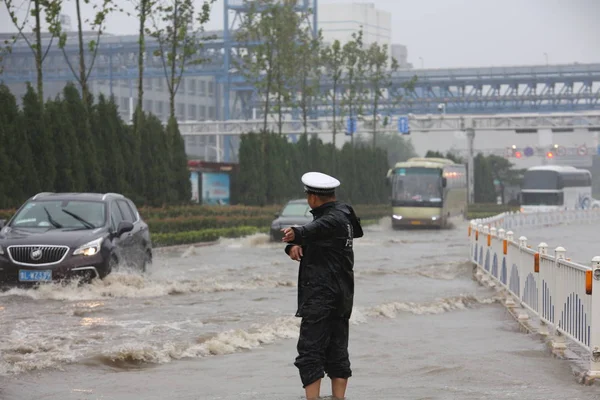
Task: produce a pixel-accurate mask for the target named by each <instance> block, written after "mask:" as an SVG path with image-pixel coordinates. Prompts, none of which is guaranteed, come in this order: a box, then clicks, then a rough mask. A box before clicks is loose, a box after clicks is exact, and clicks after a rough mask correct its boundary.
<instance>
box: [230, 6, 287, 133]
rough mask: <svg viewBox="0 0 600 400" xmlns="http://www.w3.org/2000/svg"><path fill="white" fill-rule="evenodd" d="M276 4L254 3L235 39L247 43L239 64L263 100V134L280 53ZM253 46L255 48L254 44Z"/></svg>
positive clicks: (237, 63) (265, 128) (237, 62)
mask: <svg viewBox="0 0 600 400" xmlns="http://www.w3.org/2000/svg"><path fill="white" fill-rule="evenodd" d="M279 7H280V6H279V5H278V4H276V3H274V2H273V0H260V1H257V2H253V3H252V5H251V7H250V10H249V11H248V12H247V13H246V14H245V15H244V17H243V19H242V21H241V23H240V27H239V29H238V32H237V35H236V38H237V40H238V41H240V42H244V43H247V44H248V45H247V47H246V51H245V53H244V54H243V55H242V56H241V57H240V59H239V60H238V61H236V65H237V67H238V68H239V69H240V70H241V71H242V74H243V75H244V77H245V78H246V79H247V80H249V81H250V82H251V83H252V84H253V86H254V88H255V89H256V91H257V92H258V95H259V97H260V98H262V99H263V100H264V107H263V129H262V130H263V131H264V132H266V131H267V124H268V118H269V114H270V112H271V93H272V92H273V87H274V86H275V84H276V78H277V75H276V74H277V64H276V63H277V58H276V52H277V49H278V44H277V41H278V36H277V20H276V17H277V9H278V8H279ZM251 43H252V44H251Z"/></svg>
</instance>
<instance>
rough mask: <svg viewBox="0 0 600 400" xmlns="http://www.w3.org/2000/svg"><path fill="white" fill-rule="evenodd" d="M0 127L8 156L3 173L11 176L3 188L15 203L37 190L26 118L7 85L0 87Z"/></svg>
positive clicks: (38, 187) (38, 188)
mask: <svg viewBox="0 0 600 400" xmlns="http://www.w3.org/2000/svg"><path fill="white" fill-rule="evenodd" d="M0 106H1V107H0V126H2V127H3V128H2V130H3V131H4V132H3V137H4V139H5V140H6V141H5V142H3V143H2V147H3V148H5V149H6V154H7V156H8V160H9V161H8V168H7V170H4V171H3V173H4V174H6V176H7V177H10V181H9V183H8V185H7V186H5V187H3V188H2V191H4V192H6V193H10V196H11V199H12V200H13V201H14V202H15V203H20V202H22V201H24V200H25V199H27V198H28V197H30V196H32V195H34V194H35V193H37V192H39V191H40V186H39V180H38V175H37V174H36V170H35V164H34V159H33V154H32V152H31V147H30V145H29V138H28V137H27V131H26V129H25V127H26V125H27V123H28V121H25V118H24V117H23V115H22V114H21V112H20V110H19V108H18V106H17V101H16V99H15V97H14V96H13V94H12V93H10V91H9V90H8V87H6V86H4V85H1V86H0Z"/></svg>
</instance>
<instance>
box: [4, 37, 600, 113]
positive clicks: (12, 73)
mask: <svg viewBox="0 0 600 400" xmlns="http://www.w3.org/2000/svg"><path fill="white" fill-rule="evenodd" d="M204 35H205V36H206V37H211V39H210V40H207V41H205V42H204V47H203V49H202V51H201V52H200V54H199V55H198V56H199V57H202V58H205V59H208V61H207V62H206V63H203V64H199V65H190V66H188V67H187V68H186V69H185V71H184V72H183V76H184V77H202V76H203V77H207V76H210V77H214V79H215V81H216V82H217V83H218V84H220V85H222V87H223V96H222V99H219V100H218V102H219V103H220V105H219V108H221V109H222V110H223V112H222V114H221V115H222V117H223V118H222V119H224V120H229V119H250V118H251V117H252V115H253V110H254V109H258V110H260V101H258V99H257V95H256V91H255V89H254V88H253V87H252V85H251V84H250V83H249V82H248V81H247V80H246V79H245V78H244V76H243V75H242V74H241V73H240V72H239V71H237V70H236V69H235V68H234V65H235V57H236V56H235V52H236V49H237V48H239V47H242V46H248V45H252V43H250V44H248V43H244V44H241V43H238V42H235V41H234V40H231V39H227V40H226V39H225V37H228V38H231V37H234V33H232V32H225V33H224V32H206V33H205V34H204ZM93 38H94V37H93V36H89V37H86V41H89V40H92V39H93ZM68 43H70V44H68V45H67V46H66V48H65V53H66V56H67V57H68V58H69V59H70V60H71V63H72V65H77V62H76V61H75V60H76V57H77V54H78V46H76V45H75V42H73V41H69V42H68ZM157 49H158V43H157V42H156V41H154V40H151V39H148V40H147V54H146V66H145V72H144V76H145V77H146V78H149V79H150V78H163V77H164V70H163V66H162V62H161V60H160V58H159V57H156V56H154V51H155V50H157ZM137 53H138V44H137V37H136V36H104V37H102V39H101V41H100V45H99V51H98V56H97V59H96V60H95V63H94V68H93V70H92V73H91V76H90V80H91V81H103V83H104V84H108V87H109V88H110V89H109V90H110V92H111V93H110V94H112V87H113V86H114V85H117V84H119V82H121V81H132V82H133V83H134V85H135V84H136V83H135V82H136V80H137V76H138V70H137ZM227 53H229V54H227ZM88 58H89V57H88ZM3 67H4V72H3V74H1V75H0V81H2V82H4V83H6V84H14V83H24V82H27V81H30V82H34V81H35V77H36V72H35V63H34V61H33V57H32V52H31V50H30V49H29V47H28V46H27V45H26V44H25V43H23V41H18V42H17V43H16V44H15V45H14V47H13V49H12V52H11V54H9V55H7V56H6V57H5V58H4V60H3ZM413 77H416V79H417V81H416V84H415V86H414V89H413V90H407V89H406V88H404V85H405V84H406V82H408V81H410V80H411V79H412V78H413ZM44 80H45V81H46V82H67V81H73V80H74V79H73V75H72V72H71V70H70V69H69V67H68V65H67V63H66V62H65V55H63V52H62V50H60V49H59V48H58V47H57V46H56V45H53V46H52V47H51V49H50V51H49V53H48V56H47V59H46V61H45V64H44ZM321 87H322V90H323V91H328V90H330V89H331V85H330V82H327V81H325V80H323V81H322V82H321ZM341 89H343V88H341ZM400 96H401V97H402V98H403V101H400V102H399V101H398V100H397V99H398V98H399V97H400ZM439 104H444V105H445V113H447V114H493V113H531V112H536V113H538V112H543V113H548V112H574V111H593V110H600V64H572V65H532V66H512V67H477V68H475V67H474V68H450V69H415V70H403V71H397V72H395V73H394V75H393V79H392V86H391V88H390V94H389V99H386V100H383V101H382V102H381V106H380V112H381V113H382V114H384V115H389V116H394V115H399V114H408V113H413V114H439V112H440V111H439V109H438V106H439ZM339 111H341V110H338V112H339ZM369 111H370V110H368V109H367V110H365V112H366V113H369ZM331 114H332V109H331V106H330V105H329V104H327V103H322V104H319V105H318V107H317V109H316V110H315V112H313V114H312V116H313V118H319V117H327V116H330V115H331Z"/></svg>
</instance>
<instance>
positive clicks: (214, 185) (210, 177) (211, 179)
mask: <svg viewBox="0 0 600 400" xmlns="http://www.w3.org/2000/svg"><path fill="white" fill-rule="evenodd" d="M202 204H229V174H227V173H222V172H203V173H202Z"/></svg>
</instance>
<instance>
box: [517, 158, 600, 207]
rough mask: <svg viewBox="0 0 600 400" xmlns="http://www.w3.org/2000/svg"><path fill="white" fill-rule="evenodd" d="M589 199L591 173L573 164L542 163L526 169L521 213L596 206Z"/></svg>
mask: <svg viewBox="0 0 600 400" xmlns="http://www.w3.org/2000/svg"><path fill="white" fill-rule="evenodd" d="M598 207H600V202H599V201H598V200H594V198H592V174H591V173H590V171H588V170H586V169H579V168H575V167H572V166H562V165H542V166H537V167H531V168H529V169H528V170H527V171H525V175H524V176H523V185H522V188H521V212H536V211H537V212H540V211H553V210H582V209H584V210H585V209H588V208H598Z"/></svg>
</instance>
